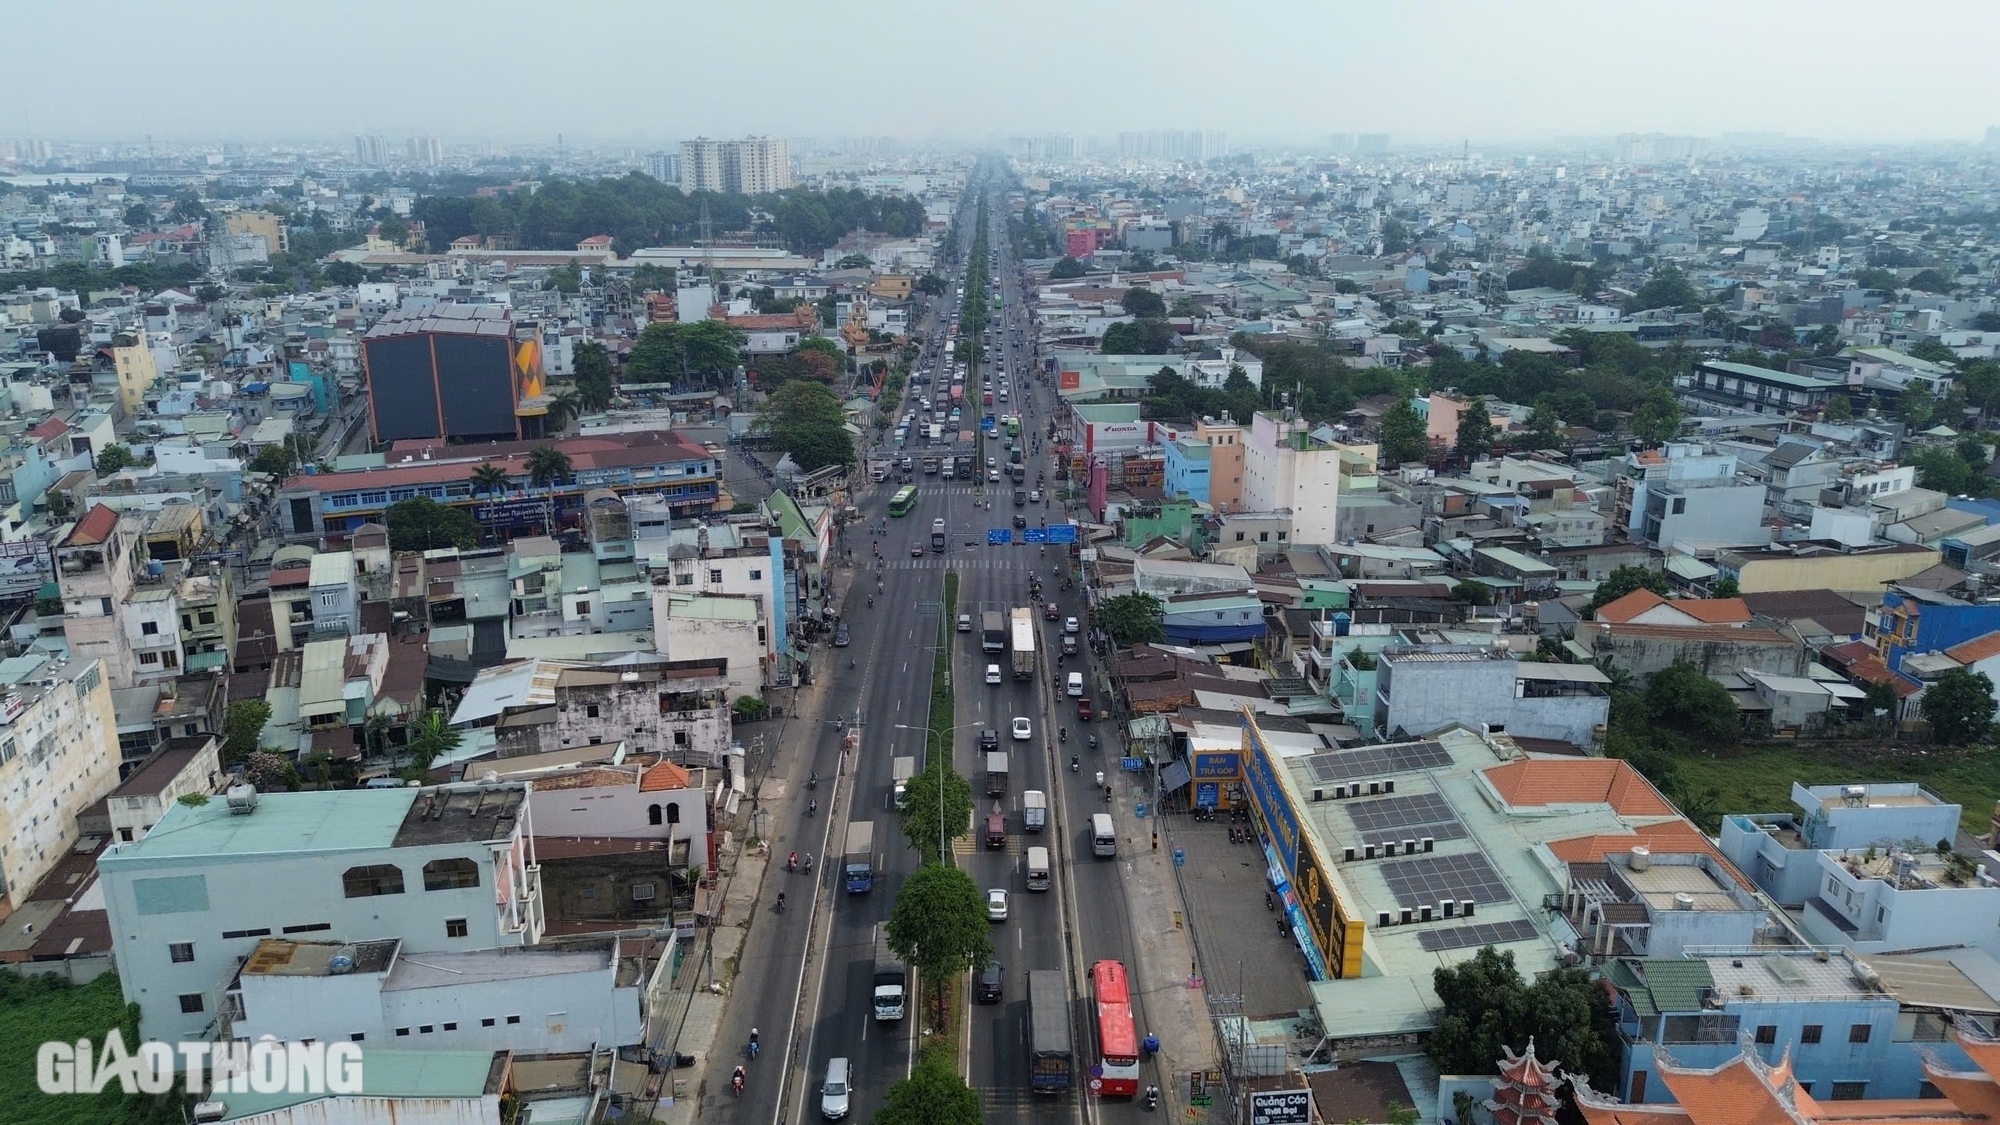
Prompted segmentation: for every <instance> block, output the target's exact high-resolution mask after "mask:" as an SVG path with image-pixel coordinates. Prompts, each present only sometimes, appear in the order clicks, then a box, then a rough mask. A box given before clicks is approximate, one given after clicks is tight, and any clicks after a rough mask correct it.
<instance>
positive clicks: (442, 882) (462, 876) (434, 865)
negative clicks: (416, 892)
mask: <svg viewBox="0 0 2000 1125" xmlns="http://www.w3.org/2000/svg"><path fill="white" fill-rule="evenodd" d="M478 885H479V865H478V864H477V863H474V862H473V861H472V860H469V859H434V860H431V861H430V862H429V863H426V864H424V889H425V890H427V891H455V890H459V889H461V888H464V887H476V886H478Z"/></svg>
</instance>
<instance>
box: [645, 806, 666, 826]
mask: <svg viewBox="0 0 2000 1125" xmlns="http://www.w3.org/2000/svg"><path fill="white" fill-rule="evenodd" d="M646 823H647V824H659V823H662V821H661V818H660V806H658V805H647V806H646Z"/></svg>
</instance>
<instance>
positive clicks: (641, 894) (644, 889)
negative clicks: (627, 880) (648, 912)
mask: <svg viewBox="0 0 2000 1125" xmlns="http://www.w3.org/2000/svg"><path fill="white" fill-rule="evenodd" d="M658 890H659V888H657V887H656V886H654V885H653V884H652V883H634V884H632V901H633V902H651V901H652V900H653V896H654V895H655V894H657V893H658Z"/></svg>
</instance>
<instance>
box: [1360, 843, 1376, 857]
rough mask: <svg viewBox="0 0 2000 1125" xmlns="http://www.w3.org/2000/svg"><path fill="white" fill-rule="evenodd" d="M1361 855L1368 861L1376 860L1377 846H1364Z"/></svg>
mask: <svg viewBox="0 0 2000 1125" xmlns="http://www.w3.org/2000/svg"><path fill="white" fill-rule="evenodd" d="M1361 854H1362V856H1363V857H1365V858H1367V859H1374V858H1375V845H1373V844H1368V845H1365V846H1363V847H1362V849H1361Z"/></svg>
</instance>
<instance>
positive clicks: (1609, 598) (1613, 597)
mask: <svg viewBox="0 0 2000 1125" xmlns="http://www.w3.org/2000/svg"><path fill="white" fill-rule="evenodd" d="M1634 590H1651V591H1652V592H1654V593H1655V594H1658V595H1660V596H1661V597H1663V598H1664V597H1666V596H1667V595H1668V594H1671V593H1673V591H1674V588H1673V587H1672V586H1670V585H1668V584H1667V576H1666V575H1664V574H1662V573H1660V572H1659V571H1657V570H1647V569H1646V568H1645V567H1643V566H1621V567H1618V568H1617V569H1615V570H1613V571H1612V572H1611V573H1610V574H1609V575H1607V576H1606V577H1605V579H1604V581H1602V582H1599V583H1598V584H1597V592H1596V593H1594V594H1592V595H1591V596H1590V612H1592V613H1596V612H1597V611H1598V609H1599V608H1601V607H1603V606H1606V605H1609V604H1610V603H1612V602H1615V601H1617V600H1618V599H1619V598H1622V597H1624V596H1625V595H1627V594H1629V593H1631V592H1632V591H1634Z"/></svg>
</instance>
